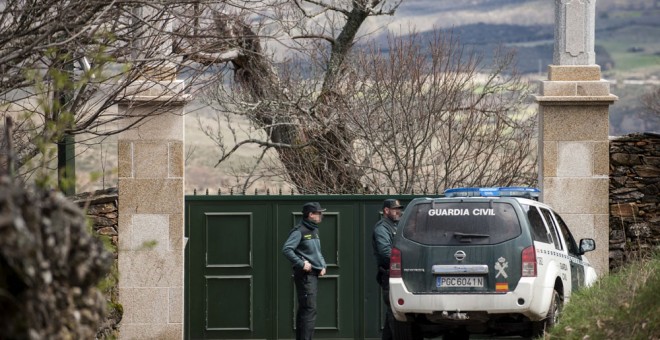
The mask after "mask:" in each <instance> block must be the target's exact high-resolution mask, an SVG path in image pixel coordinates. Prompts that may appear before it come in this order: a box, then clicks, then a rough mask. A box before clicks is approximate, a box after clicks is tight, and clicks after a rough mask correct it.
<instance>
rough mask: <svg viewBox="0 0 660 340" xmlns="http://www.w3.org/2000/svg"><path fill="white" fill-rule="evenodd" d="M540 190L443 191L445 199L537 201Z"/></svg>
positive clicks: (499, 188)
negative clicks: (489, 198)
mask: <svg viewBox="0 0 660 340" xmlns="http://www.w3.org/2000/svg"><path fill="white" fill-rule="evenodd" d="M540 194H541V190H539V189H537V188H529V187H494V188H452V189H447V190H445V196H446V197H523V198H529V199H533V200H537V201H538V200H539V195H540Z"/></svg>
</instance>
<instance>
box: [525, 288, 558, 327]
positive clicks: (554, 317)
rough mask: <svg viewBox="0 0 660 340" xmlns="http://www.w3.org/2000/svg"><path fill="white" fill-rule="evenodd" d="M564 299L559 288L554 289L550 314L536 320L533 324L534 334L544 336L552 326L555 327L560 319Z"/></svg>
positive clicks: (549, 309)
mask: <svg viewBox="0 0 660 340" xmlns="http://www.w3.org/2000/svg"><path fill="white" fill-rule="evenodd" d="M562 307H563V306H562V301H561V297H560V295H559V292H557V290H556V289H555V290H553V291H552V300H551V301H550V307H549V308H548V314H547V315H546V317H545V319H543V320H542V321H538V322H534V324H533V325H532V336H534V337H539V336H542V335H543V333H545V332H546V331H547V330H549V329H550V328H552V327H554V326H555V325H556V324H557V321H559V314H560V313H561V309H562Z"/></svg>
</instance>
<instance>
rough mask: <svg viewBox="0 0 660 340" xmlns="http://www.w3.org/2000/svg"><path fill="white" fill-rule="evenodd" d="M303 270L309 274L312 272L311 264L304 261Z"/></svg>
mask: <svg viewBox="0 0 660 340" xmlns="http://www.w3.org/2000/svg"><path fill="white" fill-rule="evenodd" d="M303 270H304V271H306V272H311V271H312V264H311V263H309V261H305V264H304V265H303Z"/></svg>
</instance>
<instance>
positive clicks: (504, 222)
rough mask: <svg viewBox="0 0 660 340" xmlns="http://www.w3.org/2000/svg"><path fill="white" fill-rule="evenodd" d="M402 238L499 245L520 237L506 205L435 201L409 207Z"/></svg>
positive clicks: (433, 242) (512, 212) (429, 242)
mask: <svg viewBox="0 0 660 340" xmlns="http://www.w3.org/2000/svg"><path fill="white" fill-rule="evenodd" d="M409 209H410V210H409V211H406V213H407V215H408V216H407V217H406V221H405V226H404V229H403V237H405V238H407V239H409V240H412V241H415V242H419V243H421V244H426V245H460V244H497V243H501V242H504V241H507V240H511V239H513V238H516V237H518V236H519V235H520V234H521V230H520V222H519V219H518V215H517V214H516V211H515V209H514V208H513V206H512V205H511V204H509V203H505V202H495V201H489V202H436V203H434V204H431V203H422V204H417V205H414V206H411V207H409Z"/></svg>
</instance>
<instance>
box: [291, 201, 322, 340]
mask: <svg viewBox="0 0 660 340" xmlns="http://www.w3.org/2000/svg"><path fill="white" fill-rule="evenodd" d="M324 211H325V209H323V208H321V204H319V203H318V202H309V203H305V204H304V205H303V208H302V214H303V218H302V220H301V221H300V223H298V224H297V225H296V226H295V227H293V229H291V231H290V232H289V237H288V238H287V240H286V242H284V246H283V247H282V253H284V256H285V257H286V258H287V259H288V260H289V261H290V262H291V265H292V268H293V281H294V282H295V284H296V293H297V294H298V310H297V312H296V339H297V340H301V339H312V337H313V335H314V325H315V323H316V295H317V291H318V289H317V288H318V277H319V276H323V275H325V267H326V264H325V259H324V258H323V254H321V240H320V239H319V227H318V224H319V223H320V222H321V220H322V219H323V212H324Z"/></svg>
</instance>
